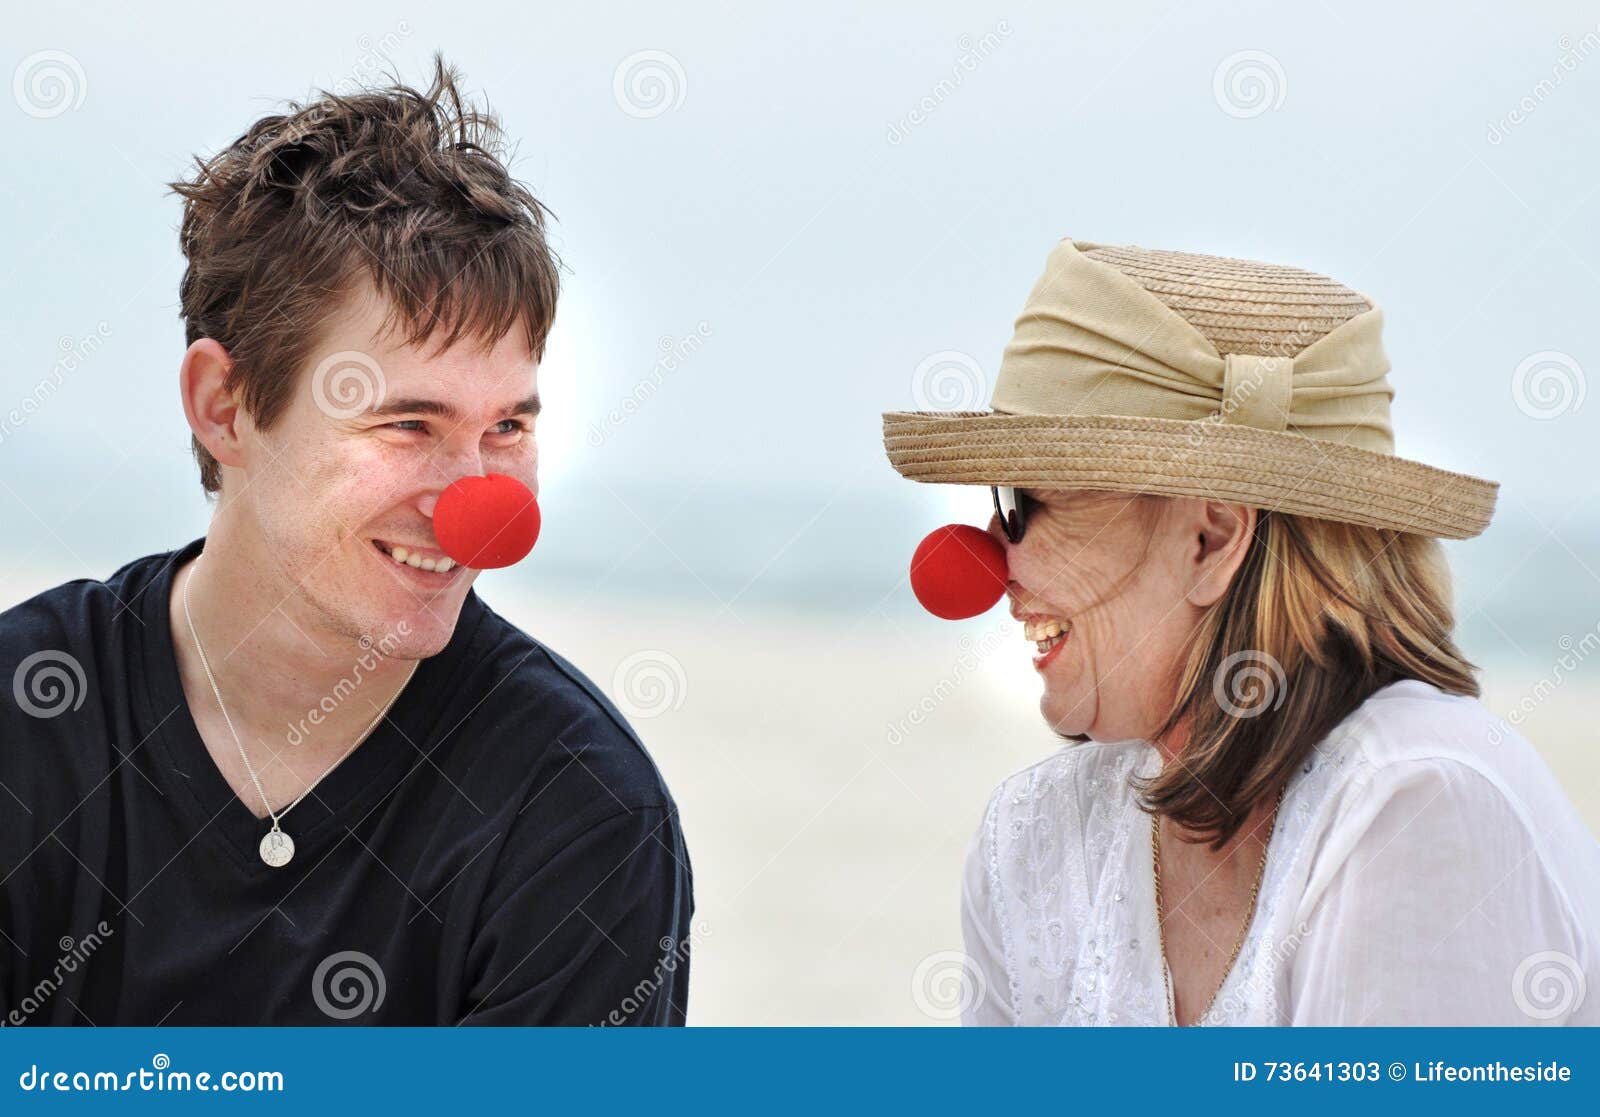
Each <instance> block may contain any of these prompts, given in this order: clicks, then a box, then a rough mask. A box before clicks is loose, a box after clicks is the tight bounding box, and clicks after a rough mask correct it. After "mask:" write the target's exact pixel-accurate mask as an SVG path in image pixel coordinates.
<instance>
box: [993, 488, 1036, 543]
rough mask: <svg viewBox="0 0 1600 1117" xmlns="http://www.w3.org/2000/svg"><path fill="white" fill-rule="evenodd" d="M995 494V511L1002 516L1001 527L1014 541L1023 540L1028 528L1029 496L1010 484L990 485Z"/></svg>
mask: <svg viewBox="0 0 1600 1117" xmlns="http://www.w3.org/2000/svg"><path fill="white" fill-rule="evenodd" d="M989 492H990V493H992V494H993V495H994V512H995V515H997V516H999V517H1000V529H1001V530H1002V531H1004V532H1005V533H1006V538H1007V539H1009V540H1011V542H1012V543H1021V542H1022V533H1023V532H1024V531H1026V530H1027V528H1028V512H1027V506H1028V497H1027V496H1026V495H1025V494H1024V493H1023V491H1022V490H1021V489H1018V488H1013V487H1012V486H1010V485H990V486H989Z"/></svg>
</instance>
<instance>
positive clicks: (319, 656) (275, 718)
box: [168, 523, 413, 767]
mask: <svg viewBox="0 0 1600 1117" xmlns="http://www.w3.org/2000/svg"><path fill="white" fill-rule="evenodd" d="M219 526H220V525H218V524H216V523H213V525H212V530H211V531H210V532H209V533H208V534H207V536H206V543H205V548H204V551H203V554H202V555H201V557H199V558H197V559H195V560H193V561H191V562H190V563H188V564H187V565H186V566H185V567H184V568H183V569H182V570H180V571H178V572H177V573H176V576H175V578H174V580H173V586H172V597H171V601H170V602H169V608H168V613H169V617H170V619H171V622H172V634H173V646H174V649H175V650H176V653H177V660H178V668H179V673H180V675H181V677H182V679H183V689H184V693H185V695H186V696H187V697H188V699H189V705H190V708H191V710H192V711H193V712H194V715H195V722H196V724H197V725H200V726H202V727H204V726H206V725H207V724H212V725H214V724H215V723H216V721H217V720H218V719H220V717H221V715H220V712H219V711H218V710H217V708H216V696H215V694H214V693H213V690H212V682H211V679H213V678H214V679H215V685H216V689H217V690H218V691H220V692H221V695H222V702H223V704H224V706H225V708H226V710H227V715H228V720H230V721H231V722H232V723H233V729H234V730H235V731H237V733H238V735H239V737H240V739H241V740H242V741H243V742H244V743H245V745H246V747H247V748H249V749H250V751H251V755H252V763H255V764H256V765H257V767H260V766H261V763H262V762H264V761H265V760H267V759H270V754H266V753H262V752H261V751H260V750H259V749H258V748H256V747H255V746H254V745H253V744H252V742H255V743H258V744H264V745H266V746H268V747H270V749H271V750H272V751H273V752H280V751H283V750H284V749H285V748H286V747H289V748H290V749H291V751H292V752H294V753H297V754H300V755H302V756H307V755H310V756H316V755H325V754H337V753H340V752H342V751H343V750H345V749H347V748H348V747H349V746H350V744H351V743H352V742H353V741H355V740H356V739H357V738H358V737H359V736H360V735H361V733H362V731H363V730H364V729H365V728H366V726H367V725H368V724H369V723H370V722H371V721H372V719H373V718H374V716H375V715H376V714H377V713H378V711H379V710H381V709H382V708H383V707H384V706H385V705H387V704H388V702H389V700H390V699H391V698H393V697H394V696H395V694H396V692H397V691H398V690H399V689H400V688H401V686H402V685H403V684H404V682H405V680H406V679H407V678H408V677H409V675H410V672H411V670H412V667H413V663H412V662H411V661H409V660H398V659H389V658H387V657H385V656H383V655H381V654H379V652H378V650H377V649H376V648H370V647H362V645H361V644H360V642H359V641H357V640H355V639H351V638H349V637H347V636H343V635H341V634H338V633H335V632H331V631H329V630H328V629H327V628H326V627H325V626H323V625H320V624H318V623H316V622H315V620H314V619H312V618H310V617H308V616H305V615H304V609H303V602H302V601H301V599H300V598H299V597H298V595H296V594H294V593H293V592H292V591H293V587H288V588H287V589H286V588H284V587H280V586H277V585H276V583H275V581H274V580H273V578H272V577H271V576H270V575H271V573H272V572H271V571H266V570H262V569H260V564H259V563H256V562H254V561H252V559H251V557H250V555H251V548H249V547H247V546H242V545H240V543H239V542H238V539H237V536H236V535H235V534H233V533H230V532H228V531H225V530H219ZM185 588H187V593H188V609H187V611H186V610H185V605H184V592H185ZM191 616H192V618H193V633H191V630H190V617H191ZM196 637H198V645H197V644H196ZM199 649H204V653H205V654H204V662H202V659H201V656H200V654H199ZM207 666H209V667H210V676H209V677H208V675H207V672H206V667H207ZM207 744H208V746H209V745H211V744H212V742H211V741H210V740H209V739H208V740H207ZM228 747H229V748H231V747H233V746H232V741H231V734H230V735H229V742H228ZM258 755H259V756H260V757H261V760H260V761H257V760H256V757H257V756H258ZM286 759H287V754H286Z"/></svg>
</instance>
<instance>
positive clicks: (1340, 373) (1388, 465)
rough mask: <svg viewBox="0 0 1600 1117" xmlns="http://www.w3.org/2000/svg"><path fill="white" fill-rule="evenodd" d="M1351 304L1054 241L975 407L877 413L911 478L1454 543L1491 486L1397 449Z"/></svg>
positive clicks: (1302, 276)
mask: <svg viewBox="0 0 1600 1117" xmlns="http://www.w3.org/2000/svg"><path fill="white" fill-rule="evenodd" d="M1382 324H1383V314H1382V311H1381V310H1380V309H1379V307H1378V306H1377V305H1376V304H1375V303H1374V302H1373V301H1372V300H1371V299H1369V298H1367V297H1366V296H1365V295H1362V294H1361V293H1359V292H1357V291H1353V290H1351V289H1350V288H1348V287H1345V286H1344V285H1343V284H1340V283H1338V282H1335V281H1334V280H1332V279H1329V278H1328V277H1327V276H1324V275H1318V274H1316V273H1315V272H1309V271H1303V270H1301V269H1300V268H1292V267H1286V266H1283V265H1279V264H1265V263H1259V262H1257V261H1254V260H1234V259H1230V258H1228V257H1224V256H1205V255H1200V254H1198V253H1190V252H1167V251H1160V250H1157V249H1149V248H1135V247H1112V246H1109V245H1100V244H1090V243H1088V242H1086V241H1074V240H1072V239H1071V238H1066V239H1063V240H1062V241H1061V243H1060V244H1058V245H1057V246H1056V248H1055V250H1054V251H1052V252H1051V253H1050V256H1049V259H1048V260H1047V261H1046V266H1045V272H1044V275H1043V276H1042V277H1041V278H1040V279H1039V281H1038V283H1036V284H1035V285H1034V288H1033V291H1032V293H1031V294H1029V296H1028V301H1027V305H1025V306H1024V307H1023V310H1022V315H1021V317H1019V318H1018V319H1017V325H1016V332H1015V333H1014V334H1013V335H1012V338H1011V342H1010V344H1009V345H1007V346H1006V350H1005V356H1004V358H1003V359H1002V361H1001V363H1000V375H999V377H998V379H997V381H996V383H995V389H994V396H993V399H992V400H991V407H992V409H993V410H991V411H891V412H886V413H885V414H884V416H883V441H884V447H885V448H886V449H887V450H888V453H889V461H890V463H891V464H893V466H894V468H895V469H897V470H898V471H899V472H900V473H901V475H903V476H905V477H909V478H911V479H912V480H914V481H933V482H946V483H954V484H962V485H1014V486H1020V487H1032V488H1055V489H1071V488H1082V489H1108V490H1114V491H1121V492H1150V493H1160V494H1165V495H1170V496H1187V497H1201V498H1207V499H1215V500H1228V501H1235V502H1238V503H1241V504H1247V505H1252V506H1255V507H1258V508H1264V509H1275V510H1278V511H1282V512H1292V513H1296V514H1299V515H1305V516H1316V517H1319V518H1322V519H1327V520H1340V521H1344V522H1348V523H1355V524H1367V525H1369V526H1372V527H1381V528H1392V529H1395V530H1398V531H1407V532H1415V533H1418V534H1423V535H1433V536H1440V537H1443V538H1446V539H1466V538H1470V537H1471V536H1474V535H1477V534H1478V533H1479V532H1481V531H1483V529H1484V528H1485V527H1487V526H1488V524H1489V518H1490V516H1491V515H1492V514H1493V512H1494V503H1495V494H1496V491H1497V490H1498V489H1499V487H1500V486H1499V484H1498V482H1494V481H1485V480H1482V479H1481V478H1477V477H1470V476H1467V475H1465V474H1461V473H1451V472H1450V471H1448V470H1444V469H1438V468H1435V467H1434V466H1430V465H1425V464H1423V463H1421V462H1416V461H1410V460H1408V459H1406V458H1400V457H1396V456H1395V453H1394V434H1393V431H1392V430H1391V428H1390V426H1389V401H1390V399H1392V398H1393V396H1394V389H1393V388H1392V387H1390V385H1389V381H1388V376H1387V373H1388V371H1389V360H1388V358H1387V357H1385V356H1384V352H1383V344H1382V339H1381V336H1380V335H1381V331H1382Z"/></svg>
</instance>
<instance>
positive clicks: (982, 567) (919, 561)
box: [911, 524, 1010, 621]
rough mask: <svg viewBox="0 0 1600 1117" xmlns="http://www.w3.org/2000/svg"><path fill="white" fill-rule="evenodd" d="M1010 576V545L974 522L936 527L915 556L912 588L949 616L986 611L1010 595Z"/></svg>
mask: <svg viewBox="0 0 1600 1117" xmlns="http://www.w3.org/2000/svg"><path fill="white" fill-rule="evenodd" d="M1009 578H1010V574H1009V573H1008V571H1007V569H1006V551H1005V548H1004V547H1002V546H1001V545H1000V544H999V543H998V542H996V541H995V538H994V536H992V535H990V534H989V533H988V532H986V531H983V530H981V529H979V528H975V527H973V526H971V525H970V524H946V525H945V526H944V527H941V528H937V529H935V530H934V531H932V532H930V533H929V535H928V537H927V538H926V539H924V540H923V541H922V542H921V543H919V544H918V545H917V551H916V553H915V554H914V555H912V556H911V592H912V593H915V594H916V595H917V600H918V601H920V602H922V607H923V608H924V609H926V610H928V612H930V613H932V614H933V615H934V616H936V617H943V618H944V619H945V620H947V621H962V620H966V619H967V618H968V617H975V616H977V615H978V614H979V613H987V612H988V611H989V610H990V609H992V608H994V603H995V602H996V601H999V600H1000V599H1001V598H1002V597H1004V596H1005V592H1006V582H1007V580H1008V579H1009Z"/></svg>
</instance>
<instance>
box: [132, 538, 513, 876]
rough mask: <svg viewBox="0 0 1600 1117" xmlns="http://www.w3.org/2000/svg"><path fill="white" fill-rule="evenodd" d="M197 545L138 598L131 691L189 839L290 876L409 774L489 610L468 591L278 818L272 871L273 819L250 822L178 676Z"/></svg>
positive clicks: (251, 867) (241, 862) (251, 870)
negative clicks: (379, 706) (278, 864)
mask: <svg viewBox="0 0 1600 1117" xmlns="http://www.w3.org/2000/svg"><path fill="white" fill-rule="evenodd" d="M204 545H205V539H204V537H201V538H199V539H196V540H193V541H192V542H190V543H188V544H186V545H185V546H184V547H182V548H180V549H179V550H177V551H175V552H173V553H172V554H171V555H170V556H169V557H168V561H167V562H166V564H165V565H164V566H163V567H162V569H161V571H160V572H159V573H158V574H157V575H156V576H155V578H154V580H153V581H152V582H151V584H150V585H149V587H148V589H147V590H146V591H145V593H144V600H143V601H142V602H141V603H140V614H141V616H142V618H143V620H144V625H143V626H142V629H141V633H142V637H143V641H144V644H145V647H144V652H145V654H144V656H143V662H144V672H145V682H146V686H144V687H136V688H134V689H135V691H136V693H137V695H138V697H139V699H140V700H141V702H142V704H143V706H144V710H143V713H144V718H145V725H146V727H147V729H146V731H147V732H151V733H152V736H151V744H152V745H153V746H155V748H156V750H157V754H158V755H159V756H160V759H161V760H162V765H161V767H162V769H163V771H162V772H161V778H162V779H163V780H164V781H165V783H166V784H167V785H168V786H170V787H172V788H173V789H174V794H173V796H172V798H173V801H174V802H175V803H176V804H177V805H178V807H179V809H181V810H182V811H183V812H184V814H185V816H186V817H187V818H188V820H189V822H190V824H191V825H193V826H194V828H195V836H194V838H193V839H192V840H195V841H209V842H210V843H211V844H212V845H214V846H216V847H217V848H220V849H222V850H224V851H225V853H226V856H228V857H230V858H231V859H232V860H233V861H234V862H235V864H236V865H237V867H238V868H240V869H241V870H242V871H243V872H244V873H245V875H247V876H266V875H268V874H278V875H280V876H282V877H283V878H284V879H286V880H287V879H291V878H297V877H298V876H299V874H300V873H302V872H304V871H306V870H307V869H308V868H309V867H310V866H314V865H315V864H316V863H317V862H318V861H319V860H321V857H322V855H323V854H324V852H325V847H328V846H329V845H330V843H332V842H336V841H338V840H339V839H340V837H341V836H342V835H343V834H344V832H345V828H346V827H347V826H354V825H355V824H356V823H357V822H359V821H360V820H361V819H362V818H363V817H364V816H365V815H366V814H367V813H368V812H369V811H370V810H371V809H372V808H373V807H374V806H375V805H376V804H377V803H378V801H379V800H380V799H381V798H382V797H384V796H385V795H387V794H389V793H390V792H391V791H392V790H393V789H394V787H395V786H396V785H397V783H398V782H399V780H400V779H401V778H402V776H403V775H404V773H405V772H406V771H407V770H408V767H403V765H406V766H409V765H410V764H413V763H417V762H420V760H421V755H422V753H421V750H422V749H424V748H425V747H426V745H427V741H428V737H429V735H430V731H431V729H432V728H433V725H434V722H435V721H436V719H437V717H438V714H439V711H440V708H441V706H442V704H443V702H442V698H441V697H440V696H442V695H446V694H449V693H451V692H452V687H451V684H452V683H453V682H454V680H455V677H456V676H457V675H458V674H459V673H460V670H461V669H462V667H463V665H464V664H465V663H466V662H467V661H468V660H469V659H470V658H471V657H470V656H468V655H466V654H465V651H466V649H467V647H468V646H469V644H470V643H471V641H472V639H473V637H474V636H475V635H476V633H477V630H478V629H479V628H480V627H481V625H482V622H483V618H484V616H485V614H486V612H487V609H486V607H485V606H484V605H483V604H482V602H481V600H480V599H479V598H478V597H477V594H476V592H475V591H473V590H470V589H469V590H468V591H467V597H466V599H465V601H464V602H463V604H462V607H461V615H460V617H459V618H458V619H457V621H456V627H455V631H454V633H452V635H451V637H450V642H449V643H448V644H447V645H446V646H445V648H444V649H443V650H442V651H441V652H439V653H438V654H437V655H434V656H430V657H429V658H427V659H424V660H422V661H421V662H420V663H418V665H417V669H416V671H415V672H414V673H413V674H412V676H411V679H410V681H409V682H408V683H407V684H406V687H405V689H404V690H403V691H402V692H401V694H400V697H399V698H398V699H396V701H395V703H394V705H393V706H392V707H391V708H390V710H389V712H388V714H387V715H385V716H384V718H383V719H382V720H381V721H380V722H379V723H378V725H377V727H376V728H374V729H373V731H372V733H371V734H370V735H369V736H368V737H367V739H366V740H365V741H363V742H362V743H361V744H360V745H359V746H357V747H356V749H355V750H354V751H352V752H351V753H350V754H349V755H348V756H346V757H345V758H344V760H343V761H341V762H340V763H338V764H337V765H335V767H334V768H333V770H332V771H330V772H328V774H327V775H326V776H324V777H323V778H322V780H321V782H319V783H318V784H316V785H315V787H314V789H313V790H312V792H311V793H310V794H309V795H307V796H306V797H305V798H304V799H302V800H301V801H300V802H299V804H298V805H296V806H295V808H294V809H293V810H292V811H290V812H289V813H288V814H287V815H285V816H282V817H283V823H282V825H283V829H284V832H285V833H287V834H289V835H290V836H291V837H292V838H293V839H294V843H295V856H294V859H293V860H292V861H291V862H290V863H289V864H288V865H287V866H284V867H282V868H276V869H275V868H273V867H272V866H270V865H268V864H266V863H265V862H264V861H262V860H261V855H260V852H259V846H260V842H261V839H262V837H263V836H264V835H265V834H266V833H267V832H268V831H269V830H271V829H272V819H271V818H270V817H268V818H257V817H256V816H255V813H254V812H253V811H252V810H250V808H249V807H248V806H246V805H245V803H244V801H243V800H241V799H240V798H239V796H238V795H236V794H235V793H234V790H233V788H232V786H231V785H230V784H229V783H228V781H227V780H226V779H225V778H224V777H223V775H222V772H221V770H219V769H218V768H217V765H216V761H215V760H213V759H212V757H211V753H210V752H209V750H207V748H206V745H205V741H204V740H203V739H202V738H201V736H200V731H199V729H198V728H197V727H196V725H195V720H194V716H193V714H192V713H191V711H190V709H189V704H188V701H187V699H186V698H185V696H184V692H183V681H182V679H181V677H180V676H179V673H178V659H177V653H176V649H175V645H174V642H173V635H172V625H171V613H170V611H169V609H170V602H171V595H172V587H173V580H174V576H175V574H176V572H177V570H178V569H179V568H180V567H181V566H183V565H185V564H186V563H187V562H189V561H190V560H191V559H193V558H194V557H195V556H197V555H198V554H200V552H201V550H202V549H203V548H204Z"/></svg>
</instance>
